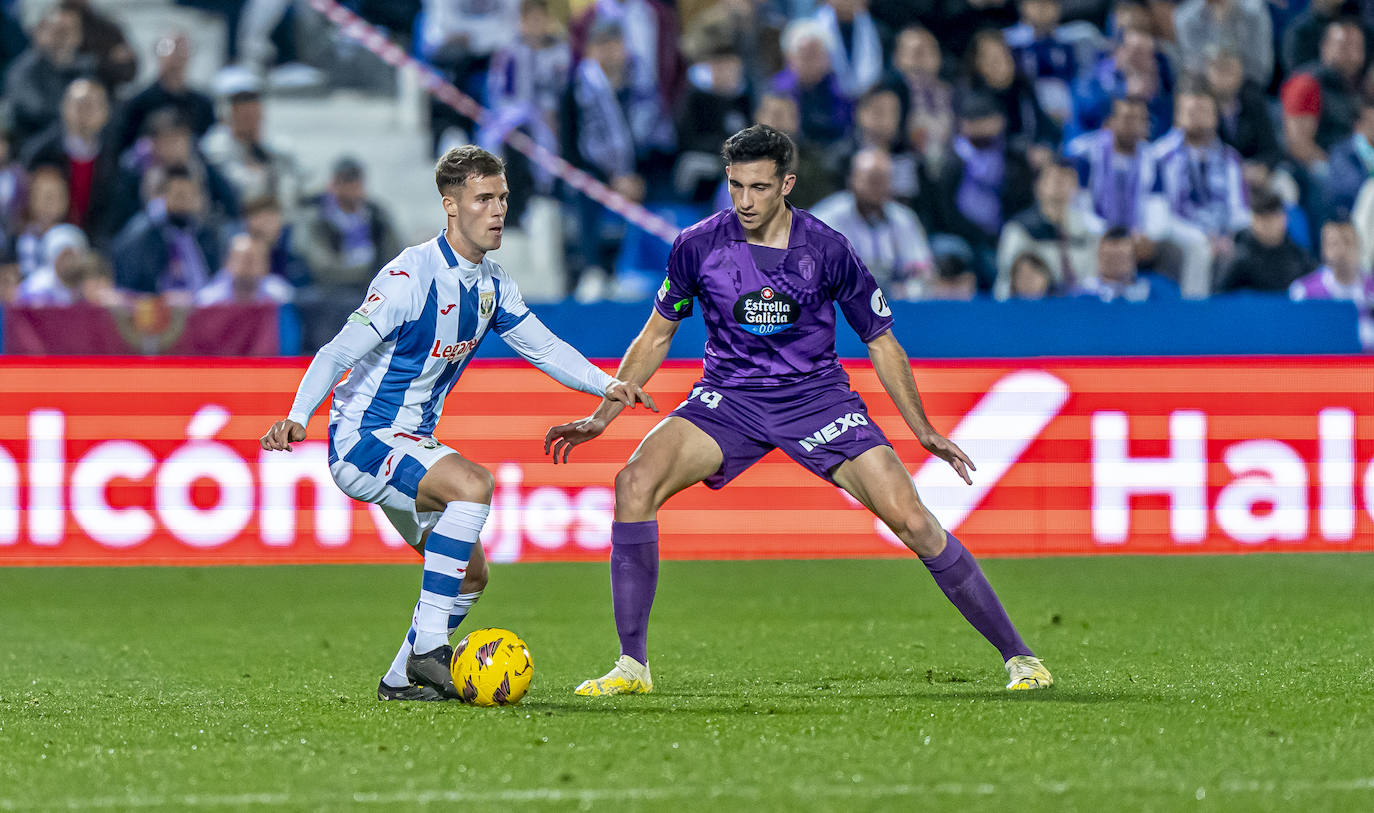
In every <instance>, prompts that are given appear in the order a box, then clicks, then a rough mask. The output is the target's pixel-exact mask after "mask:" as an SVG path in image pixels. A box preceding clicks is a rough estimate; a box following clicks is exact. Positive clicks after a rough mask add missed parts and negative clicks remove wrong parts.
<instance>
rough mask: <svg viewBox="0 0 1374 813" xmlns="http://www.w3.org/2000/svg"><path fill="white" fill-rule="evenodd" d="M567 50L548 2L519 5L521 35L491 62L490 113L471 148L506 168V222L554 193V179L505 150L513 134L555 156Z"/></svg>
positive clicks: (569, 55)
mask: <svg viewBox="0 0 1374 813" xmlns="http://www.w3.org/2000/svg"><path fill="white" fill-rule="evenodd" d="M571 69H572V49H571V48H570V47H569V45H568V41H567V37H566V36H565V34H564V31H563V29H562V27H561V26H559V24H558V23H557V22H556V21H555V20H554V18H553V16H552V15H551V14H550V13H549V7H548V0H521V3H520V31H519V34H518V35H517V36H516V38H515V40H514V41H513V42H512V43H511V44H510V45H507V46H505V47H503V48H501V49H500V50H498V51H497V52H496V53H495V54H493V55H492V57H491V67H490V69H489V71H488V73H487V83H486V95H487V105H488V107H489V108H490V109H491V110H492V111H493V112H494V113H495V115H492V116H488V117H487V118H486V119H485V120H484V121H483V123H482V125H481V126H480V127H479V128H478V130H477V133H476V138H475V143H477V144H478V145H479V146H481V147H483V148H484V149H487V150H489V151H491V152H493V153H495V154H497V155H499V156H501V158H502V159H503V160H504V161H505V163H506V182H507V185H508V187H509V189H510V196H509V197H508V198H507V199H506V203H507V210H506V220H507V221H508V222H510V223H511V224H520V223H521V222H522V219H523V217H524V214H525V211H526V209H527V207H528V206H529V203H530V200H531V199H532V198H533V197H534V196H536V195H550V194H552V193H553V188H554V186H553V185H554V178H553V176H552V175H551V174H550V173H549V172H548V171H547V170H546V169H544V168H543V167H542V166H540V165H538V164H536V163H535V162H533V161H531V160H530V159H529V158H528V157H526V156H525V155H523V154H522V153H519V152H517V151H515V150H513V149H509V148H508V147H507V146H506V142H507V139H508V138H509V137H510V136H511V134H512V133H514V132H516V131H519V132H520V133H522V134H524V135H527V136H529V137H530V138H532V139H533V140H534V141H535V143H537V144H539V145H540V146H542V147H544V148H545V149H547V150H549V151H550V152H554V153H557V152H558V150H559V138H558V127H559V120H558V118H559V116H558V114H559V111H558V106H559V100H560V99H561V98H562V95H563V91H564V89H565V88H567V86H568V76H569V73H570V71H571Z"/></svg>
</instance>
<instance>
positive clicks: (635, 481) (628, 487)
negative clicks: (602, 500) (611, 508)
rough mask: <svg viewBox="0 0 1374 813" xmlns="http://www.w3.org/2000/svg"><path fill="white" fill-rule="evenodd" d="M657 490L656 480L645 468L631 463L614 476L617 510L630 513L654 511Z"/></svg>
mask: <svg viewBox="0 0 1374 813" xmlns="http://www.w3.org/2000/svg"><path fill="white" fill-rule="evenodd" d="M657 490H658V478H656V477H654V476H653V475H652V474H651V473H650V472H649V471H648V470H647V469H646V468H645V467H643V466H637V465H635V464H633V463H631V464H629V465H628V466H626V467H625V468H623V469H621V470H620V472H619V473H617V474H616V476H615V504H616V507H617V508H620V509H629V510H632V511H636V512H640V511H654V510H657V508H658V506H657V505H655V503H654V497H655V493H656V492H657Z"/></svg>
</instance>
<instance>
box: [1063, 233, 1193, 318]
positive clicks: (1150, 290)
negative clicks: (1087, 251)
mask: <svg viewBox="0 0 1374 813" xmlns="http://www.w3.org/2000/svg"><path fill="white" fill-rule="evenodd" d="M1069 293H1070V294H1071V295H1072V296H1083V297H1096V298H1097V299H1101V300H1102V301H1103V302H1115V301H1117V300H1120V301H1122V302H1145V301H1146V300H1161V299H1178V297H1179V290H1178V285H1177V284H1176V283H1175V282H1174V281H1173V280H1171V279H1169V278H1168V277H1165V276H1163V275H1160V274H1153V273H1150V272H1149V271H1141V270H1140V268H1139V266H1138V265H1137V263H1136V256H1135V241H1134V240H1133V239H1132V238H1131V233H1130V232H1129V231H1127V230H1126V229H1123V228H1121V227H1119V226H1118V227H1116V228H1113V229H1108V230H1107V232H1106V233H1105V234H1103V235H1102V238H1101V239H1100V240H1099V241H1098V243H1097V274H1095V275H1094V276H1091V277H1085V278H1083V279H1080V280H1079V281H1078V284H1077V285H1075V286H1074V287H1073V288H1072V289H1071V290H1070V291H1069Z"/></svg>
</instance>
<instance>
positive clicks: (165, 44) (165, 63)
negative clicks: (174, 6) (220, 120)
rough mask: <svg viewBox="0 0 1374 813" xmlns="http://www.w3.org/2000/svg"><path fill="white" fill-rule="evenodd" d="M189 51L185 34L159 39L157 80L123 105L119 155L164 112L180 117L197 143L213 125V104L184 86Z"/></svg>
mask: <svg viewBox="0 0 1374 813" xmlns="http://www.w3.org/2000/svg"><path fill="white" fill-rule="evenodd" d="M191 51H192V48H191V38H190V37H189V36H187V34H186V32H185V31H172V32H169V33H167V34H164V35H163V36H162V37H159V38H158V41H157V45H156V46H154V53H155V54H156V56H157V77H156V78H155V79H153V81H152V82H151V83H150V84H149V85H148V86H147V87H145V88H144V89H143V90H141V91H139V92H138V93H137V94H135V95H134V96H133V98H131V99H129V101H127V102H125V103H124V108H123V111H122V116H121V118H120V120H119V131H118V134H117V146H118V148H119V151H120V152H123V151H124V150H127V149H128V148H129V147H131V146H133V144H134V142H135V141H137V140H138V137H139V136H140V135H141V134H142V133H143V128H144V123H145V122H146V121H147V120H148V117H149V116H151V115H152V114H153V113H155V112H157V111H158V110H162V109H163V108H171V109H173V110H176V111H177V112H178V113H180V114H181V117H182V118H183V119H184V120H185V121H186V124H187V126H189V127H190V128H191V132H192V133H194V134H195V137H196V138H197V139H200V138H201V137H203V136H204V135H205V134H206V132H208V131H209V130H210V127H211V125H213V124H214V123H215V103H214V101H213V100H212V99H211V98H210V97H209V96H207V95H205V94H204V93H201V92H200V91H198V90H196V89H195V88H193V87H191V86H190V85H189V84H187V81H186V72H187V69H188V68H189V67H190V64H191Z"/></svg>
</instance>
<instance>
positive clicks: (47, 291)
mask: <svg viewBox="0 0 1374 813" xmlns="http://www.w3.org/2000/svg"><path fill="white" fill-rule="evenodd" d="M89 252H90V244H89V243H87V241H86V235H85V234H84V233H83V232H82V231H81V229H78V228H77V227H76V226H73V225H71V224H70V223H63V224H59V225H57V226H54V227H53V228H51V229H49V230H48V233H47V234H45V235H44V236H43V256H44V257H45V258H46V262H45V263H44V265H43V267H42V268H39V269H38V270H36V271H34V272H33V273H32V274H29V275H28V276H26V277H25V278H24V280H23V282H21V283H20V284H19V291H18V297H17V301H18V304H20V305H26V306H29V307H35V306H39V307H54V306H64V305H75V304H76V303H78V302H81V301H83V300H84V297H83V296H82V292H81V287H82V283H83V282H84V281H85V270H86V266H85V264H84V262H83V261H84V260H85V259H86V255H87V254H88V253H89Z"/></svg>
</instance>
